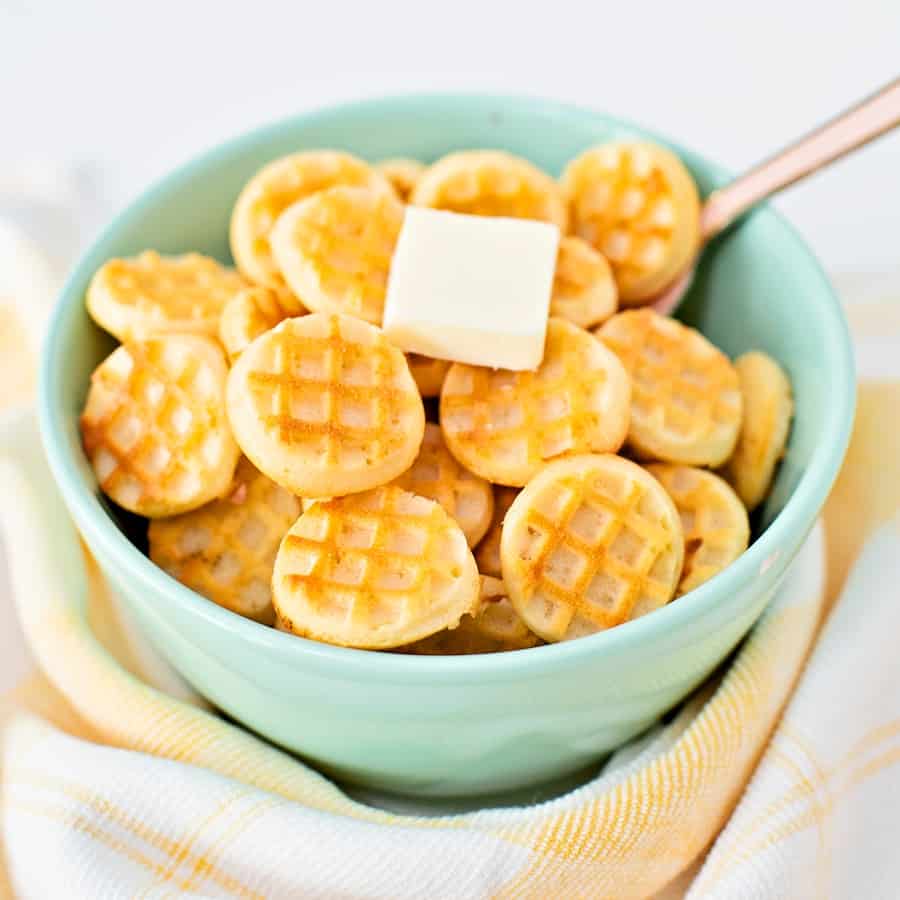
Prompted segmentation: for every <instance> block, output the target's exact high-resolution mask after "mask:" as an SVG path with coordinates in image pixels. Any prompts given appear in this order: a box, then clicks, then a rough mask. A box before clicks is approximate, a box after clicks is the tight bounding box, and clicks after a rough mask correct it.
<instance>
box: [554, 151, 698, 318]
mask: <svg viewBox="0 0 900 900" xmlns="http://www.w3.org/2000/svg"><path fill="white" fill-rule="evenodd" d="M562 181H563V184H564V186H565V189H566V193H567V195H568V197H569V205H570V211H571V214H572V219H573V221H572V229H573V231H574V233H575V234H577V235H579V236H580V237H582V238H584V239H585V240H586V241H588V243H590V244H592V245H593V246H594V247H596V248H597V249H598V250H600V251H601V252H602V253H603V254H604V255H605V256H606V257H607V258H608V259H609V261H610V263H611V265H612V267H613V270H614V272H615V275H616V280H617V282H618V283H619V286H620V288H621V289H622V295H623V299H625V300H626V302H627V301H629V300H640V299H643V297H644V295H645V293H647V290H648V289H649V288H650V287H652V288H654V289H658V288H660V287H662V286H663V285H664V284H665V283H666V282H667V281H668V280H670V279H671V278H672V277H674V275H675V274H676V273H677V270H678V269H679V268H680V266H681V265H683V264H686V262H687V261H688V259H689V257H690V253H691V252H692V251H693V248H694V246H695V243H696V234H695V232H696V231H697V210H698V201H697V198H696V189H695V188H694V186H693V183H692V182H691V180H690V176H689V175H688V174H687V171H686V170H684V167H683V165H682V164H681V163H680V161H678V160H677V159H676V158H674V157H671V155H670V154H668V153H667V152H665V151H663V150H662V149H661V148H659V147H656V146H653V145H647V144H605V145H601V146H599V147H595V148H593V149H591V150H588V151H587V152H585V153H584V154H582V155H581V156H580V157H578V158H577V159H575V160H573V162H571V163H570V164H569V166H568V167H567V168H566V171H565V172H564V173H563V179H562Z"/></svg>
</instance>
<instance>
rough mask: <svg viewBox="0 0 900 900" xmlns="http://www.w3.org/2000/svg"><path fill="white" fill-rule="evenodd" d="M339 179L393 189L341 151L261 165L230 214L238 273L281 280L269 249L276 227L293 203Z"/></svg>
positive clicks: (270, 282) (270, 281) (266, 281)
mask: <svg viewBox="0 0 900 900" xmlns="http://www.w3.org/2000/svg"><path fill="white" fill-rule="evenodd" d="M338 184H349V185H356V186H358V187H371V188H377V189H380V190H384V191H387V192H388V193H393V190H394V189H393V188H392V187H391V186H390V184H389V183H388V181H387V180H386V179H385V178H384V176H383V175H381V174H380V173H378V172H376V171H375V170H374V169H373V168H372V167H371V166H370V165H369V164H368V163H366V162H363V160H361V159H358V158H357V157H355V156H352V155H351V154H349V153H343V152H341V151H339V150H307V151H305V152H303V153H294V154H292V155H291V156H284V157H282V158H281V159H276V160H275V161H274V162H271V163H269V164H268V165H267V166H264V167H263V168H262V169H260V170H259V171H258V172H257V173H256V174H255V175H254V176H253V177H252V178H251V179H250V181H248V182H247V184H246V185H245V186H244V189H243V190H242V191H241V194H240V196H239V197H238V199H237V203H235V205H234V212H232V214H231V253H232V256H234V260H235V263H236V264H237V267H238V269H239V270H240V272H241V273H242V274H243V275H245V276H246V277H247V278H249V279H250V280H251V281H254V282H257V283H258V284H265V285H268V286H269V287H278V286H279V285H281V284H282V280H281V275H280V273H279V272H278V269H277V267H276V266H275V263H274V261H273V259H272V255H271V251H270V248H269V233H270V232H271V230H272V227H273V226H274V225H275V222H276V220H277V219H278V217H279V216H280V215H281V214H282V213H283V212H284V211H285V210H286V209H287V208H288V207H289V206H290V205H291V204H293V203H296V202H297V201H298V200H302V199H303V198H304V197H308V196H310V194H314V193H316V191H322V190H325V188H330V187H334V186H335V185H338Z"/></svg>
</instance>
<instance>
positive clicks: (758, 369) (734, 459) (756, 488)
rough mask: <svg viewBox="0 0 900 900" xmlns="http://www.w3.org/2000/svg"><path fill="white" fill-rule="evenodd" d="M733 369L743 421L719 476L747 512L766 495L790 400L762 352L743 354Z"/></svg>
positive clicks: (786, 384) (787, 386)
mask: <svg viewBox="0 0 900 900" xmlns="http://www.w3.org/2000/svg"><path fill="white" fill-rule="evenodd" d="M734 367H735V369H737V373H738V378H739V379H740V383H741V395H742V396H743V398H744V419H743V422H742V424H741V432H740V435H739V436H738V441H737V446H736V447H735V448H734V453H733V454H732V456H731V458H730V459H729V460H728V462H727V464H726V465H725V469H724V471H723V473H722V474H723V475H724V476H725V478H726V479H727V480H728V482H729V483H730V484H731V486H732V487H733V488H734V489H735V490H736V491H737V493H738V496H739V497H740V498H741V500H743V501H744V504H745V505H746V507H747V509H749V510H753V509H755V508H756V507H757V506H759V504H760V503H762V501H763V500H764V499H765V497H766V495H767V494H768V493H769V488H770V487H771V486H772V479H773V478H774V477H775V467H776V466H777V465H778V461H779V460H780V459H781V457H782V456H783V455H784V450H785V447H786V446H787V439H788V432H789V431H790V429H791V418H792V417H793V415H794V401H793V398H792V396H791V383H790V381H789V380H788V377H787V375H785V373H784V371H783V370H782V368H781V367H780V366H779V365H778V363H777V362H775V360H774V359H772V358H771V357H770V356H766V354H765V353H759V352H756V351H754V352H752V353H745V354H744V355H743V356H739V357H738V358H737V360H735V363H734Z"/></svg>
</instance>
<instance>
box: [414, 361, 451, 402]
mask: <svg viewBox="0 0 900 900" xmlns="http://www.w3.org/2000/svg"><path fill="white" fill-rule="evenodd" d="M406 361H407V362H408V363H409V371H410V372H412V377H413V378H414V379H415V381H416V385H417V387H418V388H419V393H420V394H421V395H422V396H423V397H438V396H440V393H441V387H442V386H443V384H444V378H445V377H446V376H447V370H448V369H449V368H450V363H449V361H448V360H446V359H433V358H432V357H430V356H422V355H421V354H420V353H407V354H406Z"/></svg>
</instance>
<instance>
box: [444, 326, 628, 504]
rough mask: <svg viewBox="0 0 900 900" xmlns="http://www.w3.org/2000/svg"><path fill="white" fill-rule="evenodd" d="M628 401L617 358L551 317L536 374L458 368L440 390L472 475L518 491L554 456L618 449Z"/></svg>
mask: <svg viewBox="0 0 900 900" xmlns="http://www.w3.org/2000/svg"><path fill="white" fill-rule="evenodd" d="M630 395H631V385H630V380H629V378H628V375H627V374H626V372H625V370H624V369H623V367H622V365H621V364H620V363H619V360H618V359H617V358H616V357H615V355H614V354H613V353H611V352H609V351H608V350H607V349H606V348H605V347H604V346H603V345H602V344H601V343H600V342H599V341H597V340H595V339H594V338H593V337H591V335H590V334H588V332H586V331H584V329H582V328H578V327H577V326H576V325H573V324H572V323H571V322H567V321H565V320H564V319H555V318H551V319H550V321H549V323H548V326H547V338H546V343H545V346H544V359H543V362H542V363H541V365H540V367H539V368H538V369H537V370H536V371H534V372H510V371H507V370H505V369H488V368H484V367H482V366H470V365H467V364H465V363H454V364H453V365H452V366H451V367H450V371H449V372H448V373H447V377H446V379H445V380H444V387H443V389H442V390H441V428H442V429H443V432H444V439H445V440H446V442H447V446H448V447H449V448H450V452H451V453H452V454H453V455H454V456H455V457H456V458H457V459H458V460H459V461H460V462H461V463H462V464H463V465H464V466H465V467H466V468H467V469H470V470H471V471H473V472H474V473H475V474H476V475H480V476H481V477H482V478H486V479H487V480H488V481H492V482H495V483H496V484H505V485H510V486H513V487H520V486H521V485H523V484H525V482H526V481H528V479H529V478H531V476H532V475H534V473H535V472H537V471H538V469H539V468H540V467H541V466H542V465H543V464H544V463H545V462H546V461H547V460H549V459H553V458H554V457H557V456H563V455H571V454H573V453H585V452H588V451H595V452H604V451H611V450H617V449H618V448H619V447H620V446H621V444H622V441H623V440H624V439H625V434H626V432H627V430H628V409H629V402H630Z"/></svg>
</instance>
